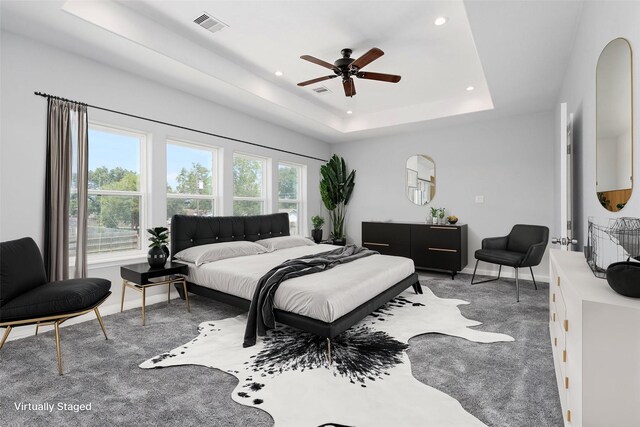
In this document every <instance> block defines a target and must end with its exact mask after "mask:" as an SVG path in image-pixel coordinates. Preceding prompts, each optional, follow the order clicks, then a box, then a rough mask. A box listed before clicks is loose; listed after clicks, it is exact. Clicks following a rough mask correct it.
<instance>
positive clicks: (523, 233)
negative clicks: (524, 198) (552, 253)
mask: <svg viewBox="0 0 640 427" xmlns="http://www.w3.org/2000/svg"><path fill="white" fill-rule="evenodd" d="M548 239H549V229H548V228H547V227H544V226H540V225H526V224H516V225H514V226H513V228H512V229H511V233H509V242H508V243H507V250H508V251H512V252H522V253H526V252H527V251H528V250H529V248H530V247H531V245H535V244H536V243H541V242H546V241H547V240H548Z"/></svg>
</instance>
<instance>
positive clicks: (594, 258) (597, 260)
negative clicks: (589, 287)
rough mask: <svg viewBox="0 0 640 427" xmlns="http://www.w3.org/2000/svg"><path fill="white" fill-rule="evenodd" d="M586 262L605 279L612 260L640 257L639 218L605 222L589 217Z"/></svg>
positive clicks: (596, 274)
mask: <svg viewBox="0 0 640 427" xmlns="http://www.w3.org/2000/svg"><path fill="white" fill-rule="evenodd" d="M585 255H586V257H587V263H588V264H589V267H591V271H593V274H595V276H596V277H599V278H601V279H605V278H606V276H607V267H609V265H611V264H613V263H614V262H620V261H626V260H628V259H629V258H639V257H640V218H628V217H623V218H612V219H609V220H608V222H607V223H606V225H605V224H602V223H598V221H597V220H596V219H595V218H593V217H590V218H589V231H588V240H587V247H586V248H585Z"/></svg>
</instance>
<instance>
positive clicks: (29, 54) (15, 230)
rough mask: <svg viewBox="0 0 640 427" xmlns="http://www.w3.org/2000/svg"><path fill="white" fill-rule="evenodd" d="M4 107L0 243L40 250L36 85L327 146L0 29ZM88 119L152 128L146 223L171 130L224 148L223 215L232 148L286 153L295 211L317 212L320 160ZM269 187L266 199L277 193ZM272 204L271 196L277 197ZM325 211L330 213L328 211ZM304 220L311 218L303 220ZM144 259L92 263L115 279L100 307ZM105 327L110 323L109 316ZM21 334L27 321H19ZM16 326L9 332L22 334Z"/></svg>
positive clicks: (308, 150)
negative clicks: (304, 181) (301, 177)
mask: <svg viewBox="0 0 640 427" xmlns="http://www.w3.org/2000/svg"><path fill="white" fill-rule="evenodd" d="M0 50H1V57H0V59H1V68H0V72H1V80H0V85H1V88H2V105H1V107H0V122H1V123H2V129H1V130H0V136H1V144H0V166H1V167H0V190H1V192H0V195H1V197H0V240H2V241H5V240H10V239H15V238H19V237H23V236H31V237H33V238H34V239H35V241H36V243H38V245H39V246H40V247H41V248H42V244H43V240H44V239H43V230H44V182H45V176H44V172H45V154H46V110H47V106H46V105H47V104H46V100H45V99H44V98H41V97H39V96H35V95H34V94H33V92H34V91H42V92H46V93H50V94H54V95H58V96H63V97H65V98H70V99H75V100H79V101H84V102H87V103H90V104H94V105H98V106H103V107H108V108H111V109H114V110H122V111H126V112H129V113H133V114H137V115H141V116H146V117H151V118H154V119H157V120H162V121H167V122H171V123H176V124H180V125H182V126H187V127H192V128H196V129H201V130H205V131H209V132H213V133H217V134H221V135H225V136H230V137H233V138H238V139H243V140H248V141H252V142H256V143H259V144H264V145H267V146H270V147H277V148H281V149H285V150H289V151H294V152H299V153H304V154H307V155H310V156H314V157H319V158H324V159H328V158H329V153H330V146H329V145H328V144H327V143H325V142H322V141H318V140H315V139H313V138H310V137H308V136H304V135H301V134H298V133H295V132H293V131H290V130H287V129H285V128H282V127H278V126H275V125H272V124H270V123H267V122H264V121H261V120H258V119H254V118H251V117H248V116H246V115H244V114H241V113H239V112H236V111H233V110H230V109H228V108H225V107H224V106H221V105H217V104H214V103H212V102H208V101H206V100H204V99H200V98H197V97H194V96H191V95H188V94H185V93H183V92H180V91H177V90H173V89H170V88H167V87H165V86H162V85H159V84H157V83H155V82H151V81H149V80H145V79H144V78H141V77H138V76H135V75H132V74H129V73H125V72H123V71H120V70H117V69H115V68H111V67H108V66H105V65H102V64H100V63H97V62H94V61H91V60H88V59H86V58H83V57H80V56H77V55H74V54H71V53H68V52H65V51H61V50H59V49H56V48H53V47H50V46H47V45H44V44H41V43H39V42H35V41H32V40H29V39H26V38H24V37H22V36H17V35H14V34H11V33H7V32H2V34H1V49H0ZM89 119H90V120H94V121H99V122H103V123H106V124H112V125H117V126H122V127H126V128H132V129H136V130H142V131H144V132H146V133H148V134H149V137H150V138H149V153H148V165H147V166H148V167H149V168H150V170H151V177H152V178H151V180H150V181H151V185H150V187H149V188H148V189H147V190H148V192H149V194H150V196H151V205H150V209H149V215H148V218H147V221H148V224H153V225H157V224H163V223H165V221H166V201H165V197H164V194H165V191H166V167H165V157H166V145H165V139H166V138H167V137H174V138H180V139H185V140H191V141H194V142H201V143H205V144H213V145H216V146H219V147H222V149H223V155H224V163H223V174H224V187H223V194H222V202H223V204H224V211H223V212H222V213H223V214H224V215H230V214H231V213H232V203H231V200H232V185H231V183H232V170H231V166H232V161H231V158H232V157H231V155H232V153H233V151H234V150H238V151H242V152H245V153H251V154H258V155H262V156H265V157H270V158H272V159H273V160H272V164H273V166H274V167H272V175H273V176H275V173H276V172H277V167H276V165H277V162H278V161H279V160H286V161H290V162H294V163H299V164H306V165H307V173H308V175H307V176H308V188H309V192H308V204H307V206H308V210H307V212H306V214H304V215H303V216H301V217H300V219H301V221H302V222H303V223H305V224H306V222H308V218H310V217H311V216H312V215H315V214H318V213H321V206H322V202H321V200H320V195H319V191H315V189H317V188H318V187H319V182H318V181H319V175H320V172H319V170H320V165H321V162H319V161H315V160H310V159H306V158H303V157H299V156H293V155H289V154H285V153H280V152H277V151H273V150H267V149H261V148H258V147H252V146H248V145H245V144H240V143H235V142H231V141H227V140H223V139H219V138H213V137H208V136H206V135H201V134H197V133H194V132H189V131H184V130H179V129H176V128H172V127H168V126H164V125H159V124H154V123H151V122H147V121H142V120H139V119H133V118H128V117H125V116H121V115H116V114H112V113H106V112H103V111H99V110H95V109H90V110H89ZM276 191H277V189H275V188H274V189H272V192H271V195H272V198H275V197H277V193H276ZM276 201H277V200H276ZM325 216H326V215H325ZM307 226H308V224H307ZM143 261H145V258H144V257H140V258H138V259H129V260H127V261H121V262H113V263H111V264H106V265H100V266H96V265H93V266H90V270H89V274H90V275H95V276H99V277H104V278H107V279H109V280H111V281H112V283H113V285H112V291H113V293H114V295H112V297H111V298H110V299H109V300H108V301H107V302H106V303H105V305H103V309H102V311H104V313H105V314H107V313H111V312H114V311H115V310H117V309H119V307H118V306H119V299H120V272H119V265H120V264H126V263H132V262H143ZM154 291H155V292H154V294H155V296H152V297H151V301H152V302H153V301H155V300H157V301H161V300H163V298H164V296H163V295H164V292H166V289H164V290H163V289H159V288H154ZM139 300H140V297H139V296H138V295H133V292H132V293H131V294H129V298H128V300H127V301H128V304H127V305H128V306H130V307H133V306H139ZM107 326H108V322H107ZM20 329H22V330H23V331H24V330H26V329H27V328H20ZM18 332H19V331H16V332H15V333H14V334H13V335H14V337H16V336H19V335H20V334H19V333H18Z"/></svg>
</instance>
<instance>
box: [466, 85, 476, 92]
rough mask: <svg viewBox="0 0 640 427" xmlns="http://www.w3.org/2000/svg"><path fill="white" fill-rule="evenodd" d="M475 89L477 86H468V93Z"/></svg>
mask: <svg viewBox="0 0 640 427" xmlns="http://www.w3.org/2000/svg"><path fill="white" fill-rule="evenodd" d="M474 89H475V86H467V92H471V91H472V90H474Z"/></svg>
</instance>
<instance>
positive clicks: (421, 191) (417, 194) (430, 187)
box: [406, 154, 436, 206]
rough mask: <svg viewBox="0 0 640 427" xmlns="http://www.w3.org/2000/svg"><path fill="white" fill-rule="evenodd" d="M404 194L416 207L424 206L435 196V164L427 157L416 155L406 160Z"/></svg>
mask: <svg viewBox="0 0 640 427" xmlns="http://www.w3.org/2000/svg"><path fill="white" fill-rule="evenodd" d="M406 176H407V186H406V194H407V197H408V198H409V200H411V201H412V202H413V203H415V204H416V205H420V206H422V205H426V204H427V203H429V202H430V201H431V200H433V198H434V197H435V195H436V163H435V162H434V161H433V159H432V158H431V157H429V156H425V155H423V154H416V155H415V156H411V157H409V159H407V168H406Z"/></svg>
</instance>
